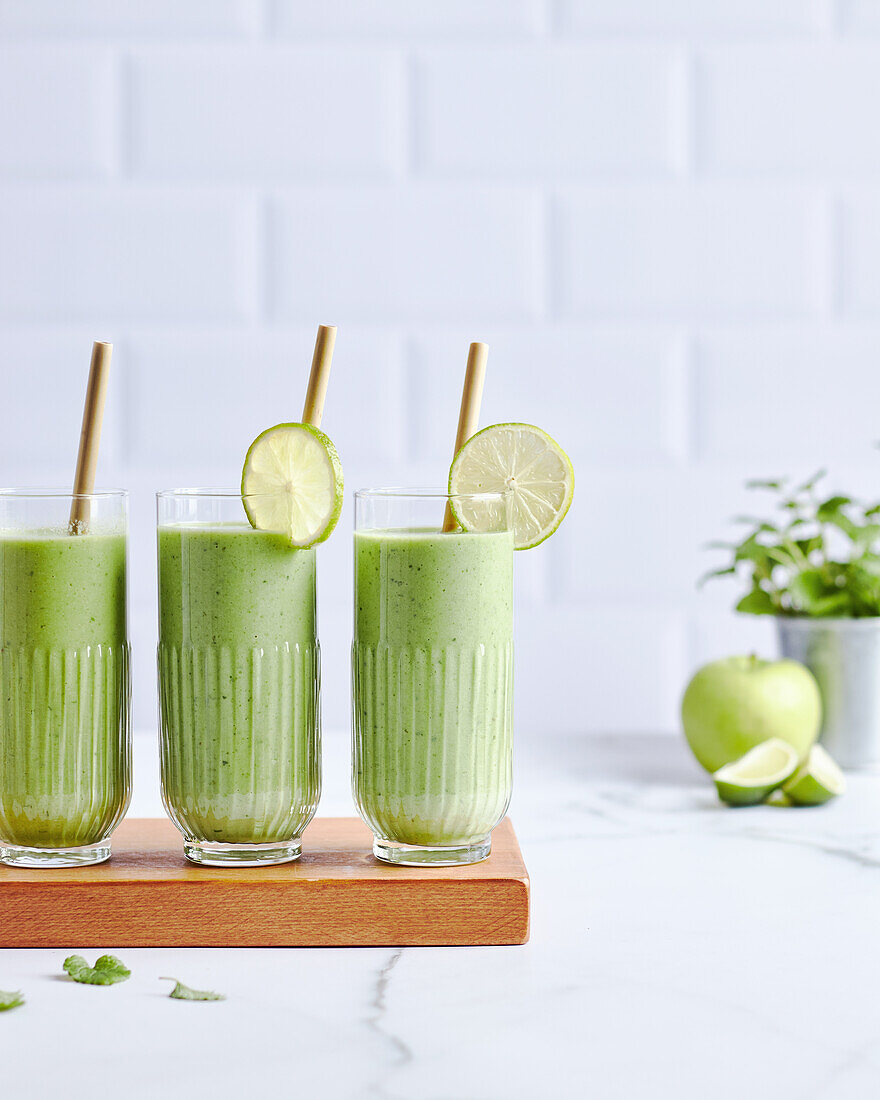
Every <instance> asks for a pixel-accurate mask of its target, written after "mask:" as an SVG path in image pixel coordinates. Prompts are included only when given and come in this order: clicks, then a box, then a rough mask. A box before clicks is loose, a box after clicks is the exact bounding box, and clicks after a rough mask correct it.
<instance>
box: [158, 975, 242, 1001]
mask: <svg viewBox="0 0 880 1100" xmlns="http://www.w3.org/2000/svg"><path fill="white" fill-rule="evenodd" d="M159 981H160V982H174V983H175V985H174V988H173V989H172V990H171V992H170V993H169V994H168V996H169V997H173V998H174V999H175V1001H225V1000H226V995H225V994H224V993H212V992H211V991H210V990H209V989H190V987H189V986H188V985H184V984H183V982H181V981H178V980H177V978H160V979H159Z"/></svg>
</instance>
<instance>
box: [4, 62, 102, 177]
mask: <svg viewBox="0 0 880 1100" xmlns="http://www.w3.org/2000/svg"><path fill="white" fill-rule="evenodd" d="M113 80H114V59H113V56H112V54H111V53H110V52H109V51H107V50H104V49H91V48H87V49H83V50H79V51H76V52H71V51H70V50H69V49H67V48H65V47H63V46H57V45H52V46H48V47H47V46H38V47H33V46H30V45H28V46H18V47H16V46H11V45H9V44H5V45H0V178H6V179H15V178H17V177H21V178H24V179H28V178H33V177H37V178H40V177H44V178H45V177H54V178H61V179H71V178H77V177H90V176H92V177H93V176H100V175H102V174H105V173H106V172H107V171H108V169H109V168H110V167H111V164H112V158H113V145H114V138H115V135H114V133H113V111H112V106H111V104H112V97H113V93H114V91H115V89H114V87H113Z"/></svg>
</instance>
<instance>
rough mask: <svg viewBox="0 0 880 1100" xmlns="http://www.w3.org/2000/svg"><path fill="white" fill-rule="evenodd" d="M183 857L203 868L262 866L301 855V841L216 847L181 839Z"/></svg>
mask: <svg viewBox="0 0 880 1100" xmlns="http://www.w3.org/2000/svg"><path fill="white" fill-rule="evenodd" d="M183 854H184V855H185V856H186V858H187V859H188V860H190V861H191V862H192V863H198V864H200V865H201V866H202V867H230V866H235V867H265V866H267V865H268V864H272V863H290V862H292V861H293V860H294V859H299V857H300V856H301V855H302V841H301V840H286V841H284V843H282V844H215V843H213V842H211V841H207V840H188V839H187V840H184V842H183Z"/></svg>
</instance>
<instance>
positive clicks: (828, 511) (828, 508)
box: [816, 495, 852, 523]
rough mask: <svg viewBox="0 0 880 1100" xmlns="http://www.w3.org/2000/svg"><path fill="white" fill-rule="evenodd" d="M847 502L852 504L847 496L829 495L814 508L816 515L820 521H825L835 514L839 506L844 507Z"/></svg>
mask: <svg viewBox="0 0 880 1100" xmlns="http://www.w3.org/2000/svg"><path fill="white" fill-rule="evenodd" d="M847 504H852V500H851V499H850V498H849V497H843V496H840V495H835V496H833V497H829V498H828V499H827V500H823V501H822V503H821V504H820V505H819V507H818V508H817V509H816V516H817V518H818V519H820V520H822V522H824V523H827V522H828V521H829V520H832V519H833V518H834V517H835V516H836V515H837V513H838V512H839V511H840V509H841V508H845V507H846V506H847Z"/></svg>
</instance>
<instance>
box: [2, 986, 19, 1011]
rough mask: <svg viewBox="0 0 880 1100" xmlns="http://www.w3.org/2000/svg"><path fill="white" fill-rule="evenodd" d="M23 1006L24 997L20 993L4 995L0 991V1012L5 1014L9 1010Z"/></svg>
mask: <svg viewBox="0 0 880 1100" xmlns="http://www.w3.org/2000/svg"><path fill="white" fill-rule="evenodd" d="M23 1004H24V997H22V995H21V994H20V993H4V992H3V990H2V989H0V1012H6V1010H7V1009H9V1008H18V1006H19V1005H23Z"/></svg>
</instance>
